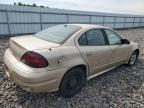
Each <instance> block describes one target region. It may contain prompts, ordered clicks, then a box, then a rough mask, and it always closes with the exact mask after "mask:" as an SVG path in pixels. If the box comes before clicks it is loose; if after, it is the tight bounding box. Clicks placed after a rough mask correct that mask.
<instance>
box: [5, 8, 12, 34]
mask: <svg viewBox="0 0 144 108" xmlns="http://www.w3.org/2000/svg"><path fill="white" fill-rule="evenodd" d="M5 12H6V20H7V26H8V33H9V37H11V30H10V23H9V16H8V10H6V11H5Z"/></svg>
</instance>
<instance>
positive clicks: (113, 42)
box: [104, 29, 131, 65]
mask: <svg viewBox="0 0 144 108" xmlns="http://www.w3.org/2000/svg"><path fill="white" fill-rule="evenodd" d="M104 31H105V33H106V35H107V38H108V41H109V46H110V49H111V58H110V62H111V64H114V65H119V64H121V63H123V62H124V61H125V60H127V59H128V57H129V54H130V50H131V47H130V45H129V44H121V39H122V38H121V36H120V35H119V34H118V33H116V32H115V31H113V30H111V29H104Z"/></svg>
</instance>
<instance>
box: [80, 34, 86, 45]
mask: <svg viewBox="0 0 144 108" xmlns="http://www.w3.org/2000/svg"><path fill="white" fill-rule="evenodd" d="M78 42H79V44H80V45H87V44H88V43H87V37H86V34H83V35H82V36H81V37H80V38H79V40H78Z"/></svg>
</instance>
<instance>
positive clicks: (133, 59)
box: [127, 51, 138, 66]
mask: <svg viewBox="0 0 144 108" xmlns="http://www.w3.org/2000/svg"><path fill="white" fill-rule="evenodd" d="M137 59H138V52H136V51H135V52H133V53H132V55H131V57H130V59H129V61H128V64H127V65H128V66H133V65H134V64H135V63H136V61H137Z"/></svg>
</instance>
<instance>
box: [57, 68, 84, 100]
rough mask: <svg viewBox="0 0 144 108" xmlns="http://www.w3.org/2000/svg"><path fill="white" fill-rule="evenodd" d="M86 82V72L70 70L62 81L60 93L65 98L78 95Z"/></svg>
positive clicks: (77, 69) (75, 69)
mask: <svg viewBox="0 0 144 108" xmlns="http://www.w3.org/2000/svg"><path fill="white" fill-rule="evenodd" d="M85 81H86V77H85V73H84V70H83V69H81V68H73V69H71V70H69V71H68V72H67V73H66V74H65V75H64V78H63V79H62V82H61V84H60V88H59V92H60V95H61V96H63V97H72V96H74V95H75V94H77V93H78V92H79V91H80V90H81V89H82V87H83V86H84V84H85Z"/></svg>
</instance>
